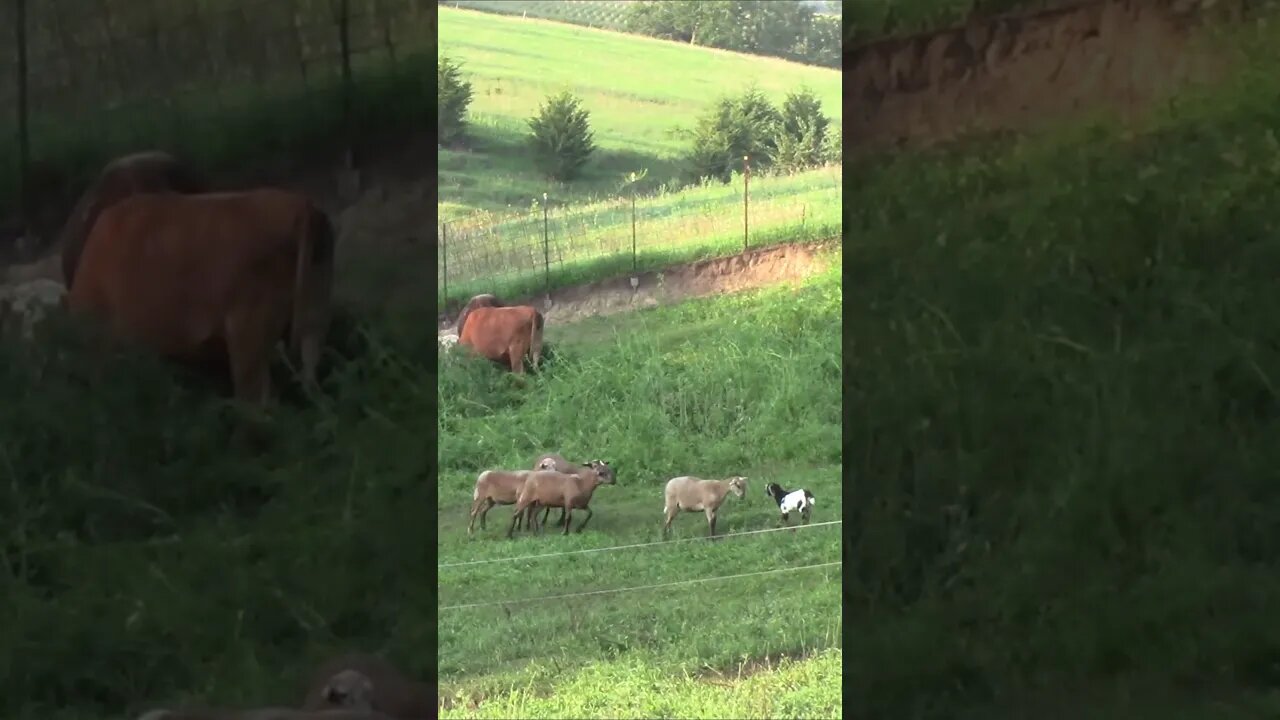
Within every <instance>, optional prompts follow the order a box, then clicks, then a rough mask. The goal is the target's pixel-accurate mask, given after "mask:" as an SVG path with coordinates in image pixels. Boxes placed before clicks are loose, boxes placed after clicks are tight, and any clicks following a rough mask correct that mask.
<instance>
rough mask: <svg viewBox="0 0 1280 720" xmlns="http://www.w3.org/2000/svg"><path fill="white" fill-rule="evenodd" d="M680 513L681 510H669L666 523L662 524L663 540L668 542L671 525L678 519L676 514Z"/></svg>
mask: <svg viewBox="0 0 1280 720" xmlns="http://www.w3.org/2000/svg"><path fill="white" fill-rule="evenodd" d="M678 512H680V508H671V509H669V510H667V519H666V522H664V523H662V539H663V540H666V539H667V536H668V535H670V534H671V523H672V522H674V521H675V519H676V513H678Z"/></svg>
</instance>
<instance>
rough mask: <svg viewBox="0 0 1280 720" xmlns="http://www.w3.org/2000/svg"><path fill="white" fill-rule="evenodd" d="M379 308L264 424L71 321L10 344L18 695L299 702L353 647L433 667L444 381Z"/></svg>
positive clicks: (7, 369)
mask: <svg viewBox="0 0 1280 720" xmlns="http://www.w3.org/2000/svg"><path fill="white" fill-rule="evenodd" d="M370 322H372V323H373V324H372V326H371V327H372V329H370V335H369V341H368V343H367V347H366V352H364V353H363V354H361V355H359V356H358V357H357V358H356V359H354V360H352V361H350V362H347V363H342V364H337V363H335V364H334V366H333V367H332V369H331V371H330V373H329V376H328V379H327V380H326V386H327V390H328V398H327V400H326V402H324V403H323V404H322V406H321V407H316V408H306V407H298V406H295V405H292V404H285V405H284V406H282V407H280V408H278V409H277V410H276V412H275V417H274V421H273V422H272V423H270V424H267V425H265V426H263V427H262V428H261V432H260V433H257V434H255V436H254V438H253V440H254V441H253V442H243V441H241V440H240V439H238V438H236V436H235V432H234V431H235V428H236V427H237V422H238V421H239V420H240V418H239V417H238V416H237V414H236V413H234V412H231V408H229V407H228V406H227V404H226V403H225V401H222V400H219V399H217V398H216V397H213V396H212V395H211V394H210V390H211V388H210V387H207V385H206V383H204V382H203V381H201V380H199V379H197V378H195V377H188V376H187V374H185V373H182V372H180V371H177V370H175V368H174V367H172V366H170V365H169V364H167V363H163V362H161V361H159V360H155V359H154V358H152V357H150V356H149V355H146V354H140V353H133V352H118V353H116V352H103V351H102V350H101V349H100V348H98V347H96V346H92V345H89V344H88V342H89V341H88V340H86V339H84V338H83V337H82V336H81V335H80V333H79V328H75V327H71V326H70V324H69V323H68V324H66V325H64V324H60V323H58V322H55V321H51V323H50V324H49V325H48V327H47V328H45V332H43V333H42V334H40V335H38V336H37V339H36V342H34V343H32V344H29V345H28V344H24V343H13V342H6V343H4V344H0V391H3V396H4V398H5V409H4V413H3V414H0V488H3V490H0V513H2V514H3V516H4V518H5V532H4V534H3V537H2V538H0V561H2V562H0V586H2V587H3V588H4V592H3V593H0V611H3V612H4V615H5V617H6V618H7V620H6V622H5V623H3V624H2V627H0V688H2V689H3V690H5V692H3V699H0V716H2V717H6V718H14V719H15V720H35V719H36V718H41V719H51V720H88V719H90V718H107V717H135V716H136V715H137V714H139V713H141V712H142V711H144V710H145V709H148V708H150V707H155V706H161V705H164V704H175V703H183V702H190V703H193V704H212V705H217V706H226V705H230V706H236V705H247V706H253V705H294V704H296V703H297V702H299V701H300V698H301V694H302V691H303V687H302V684H303V683H304V682H305V681H306V679H307V677H308V675H309V673H311V672H312V671H313V669H314V667H315V666H316V665H317V664H318V663H319V662H321V661H322V660H323V659H325V657H326V656H328V655H329V654H330V653H332V652H335V651H339V650H345V649H347V648H350V647H354V648H358V649H362V650H368V651H372V652H383V653H385V654H387V656H388V657H390V658H392V659H393V660H394V661H395V662H397V664H399V665H400V666H402V667H404V668H405V669H406V671H408V672H410V673H412V674H415V675H419V676H423V677H425V676H427V675H428V674H429V669H430V668H431V667H432V663H433V662H434V654H433V653H434V643H435V640H434V636H435V618H434V614H433V612H432V610H431V609H430V607H429V606H430V603H431V602H432V600H431V598H432V597H433V596H434V592H435V590H434V587H433V586H432V585H431V582H430V580H429V579H424V578H423V577H422V576H421V574H415V573H411V572H405V569H406V568H409V567H416V568H422V567H425V566H426V563H427V559H426V550H425V548H426V546H427V543H428V538H429V536H430V531H424V530H423V528H424V523H423V522H422V519H421V511H422V509H423V508H425V507H427V503H428V500H427V498H426V496H425V495H424V493H425V492H426V488H427V483H426V478H427V477H429V476H430V473H431V468H432V465H433V463H434V458H433V457H431V456H430V453H429V452H427V450H426V448H424V447H423V443H422V440H421V438H422V437H423V436H424V434H426V433H429V432H430V428H431V425H430V424H431V423H434V422H435V409H434V405H435V401H434V400H435V388H434V383H433V381H432V375H431V370H430V369H429V368H421V367H418V366H417V365H416V364H415V362H414V361H413V360H412V357H413V356H412V355H411V354H409V352H408V351H407V350H406V347H408V344H407V343H405V342H403V341H402V340H401V339H399V338H391V337H390V336H388V334H387V333H385V332H382V331H381V330H379V329H378V328H379V327H380V326H379V324H378V323H377V322H376V321H370ZM424 423H425V425H424ZM424 427H425V430H424Z"/></svg>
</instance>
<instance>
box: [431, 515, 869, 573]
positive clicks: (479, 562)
mask: <svg viewBox="0 0 1280 720" xmlns="http://www.w3.org/2000/svg"><path fill="white" fill-rule="evenodd" d="M842 522H844V521H843V520H829V521H827V522H820V523H813V524H811V525H792V526H790V527H778V528H768V529H765V530H747V531H745V532H736V533H726V534H724V535H716V538H717V539H718V538H733V537H740V536H742V535H756V534H759V533H767V532H781V531H782V530H800V529H802V528H815V527H822V526H823V525H839V524H840V523H842ZM699 540H704V541H705V540H710V538H708V537H706V536H703V537H694V538H679V539H677V540H659V541H657V542H647V543H636V544H634V545H612V546H609V547H602V548H586V549H585V550H565V551H563V552H553V553H543V554H541V555H517V556H516V557H502V558H487V559H485V560H467V561H466V562H456V563H444V564H443V565H436V569H437V570H439V569H443V568H451V567H462V566H464V565H484V564H487V563H496V562H515V561H516V560H537V559H540V558H549V557H556V556H557V555H580V554H582V553H594V552H609V551H611V550H628V549H631V548H641V547H652V546H654V545H671V544H673V543H682V542H697V541H699Z"/></svg>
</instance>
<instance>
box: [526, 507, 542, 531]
mask: <svg viewBox="0 0 1280 720" xmlns="http://www.w3.org/2000/svg"><path fill="white" fill-rule="evenodd" d="M524 526H525V529H526V530H528V531H529V532H542V526H541V525H539V524H538V503H536V502H533V503H529V507H528V509H527V510H525V511H524Z"/></svg>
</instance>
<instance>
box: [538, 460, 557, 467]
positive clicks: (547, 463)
mask: <svg viewBox="0 0 1280 720" xmlns="http://www.w3.org/2000/svg"><path fill="white" fill-rule="evenodd" d="M538 469H539V470H555V469H556V461H555V460H554V459H552V458H542V460H541V461H539V462H538Z"/></svg>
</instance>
